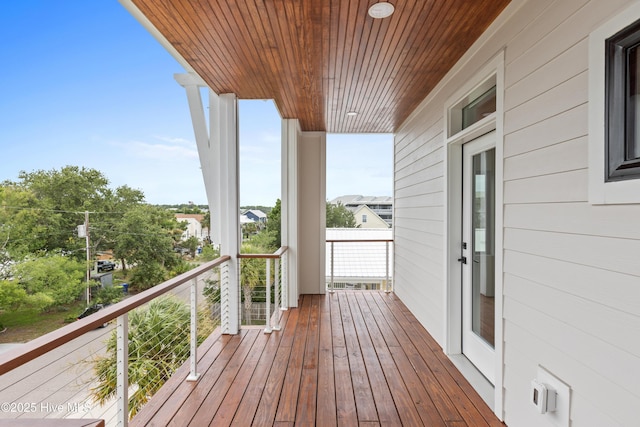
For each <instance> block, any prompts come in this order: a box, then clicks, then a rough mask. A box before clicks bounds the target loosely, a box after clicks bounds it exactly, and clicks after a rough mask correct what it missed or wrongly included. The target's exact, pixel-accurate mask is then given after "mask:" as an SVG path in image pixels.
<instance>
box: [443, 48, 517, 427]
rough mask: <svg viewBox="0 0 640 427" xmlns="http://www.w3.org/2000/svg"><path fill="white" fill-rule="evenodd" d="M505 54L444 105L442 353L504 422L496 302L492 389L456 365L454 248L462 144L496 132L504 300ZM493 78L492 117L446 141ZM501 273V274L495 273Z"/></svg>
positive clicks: (458, 329) (458, 295) (458, 303)
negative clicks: (454, 115)
mask: <svg viewBox="0 0 640 427" xmlns="http://www.w3.org/2000/svg"><path fill="white" fill-rule="evenodd" d="M504 74H505V72H504V50H501V51H500V52H498V54H496V56H494V57H493V58H492V59H491V60H489V61H488V62H487V63H486V65H485V66H484V67H482V68H481V69H479V70H478V72H477V73H476V74H475V76H474V77H473V78H471V79H469V80H468V81H467V82H466V83H465V84H464V85H463V86H462V87H461V88H460V89H459V90H457V91H456V92H455V93H454V94H453V95H452V96H451V97H450V98H449V99H448V100H447V102H446V103H445V105H444V146H445V159H444V168H445V170H444V179H445V184H444V188H445V226H444V227H445V236H444V248H445V252H444V253H445V262H444V277H445V281H444V283H445V284H444V286H445V290H444V293H443V294H444V299H445V301H444V307H445V322H444V327H445V331H444V336H445V342H444V352H445V353H446V354H447V355H448V356H449V358H450V359H451V360H452V361H453V362H454V363H455V364H456V367H458V369H459V370H460V372H461V373H462V374H463V375H464V376H465V378H466V379H467V380H468V381H469V382H470V383H471V385H472V386H473V387H474V388H475V389H476V391H478V392H479V393H480V395H481V397H482V398H483V400H484V401H485V402H486V403H487V404H488V405H489V406H490V407H491V408H492V409H493V411H494V413H495V414H496V415H497V416H498V418H499V419H500V420H504V396H503V381H504V378H503V371H504V369H503V366H504V350H503V342H504V332H503V327H502V324H503V322H502V319H503V311H502V303H501V301H500V303H498V302H496V306H495V307H496V308H495V309H496V323H495V328H496V330H495V352H496V373H495V386H492V385H491V384H490V383H489V382H488V381H487V380H486V379H484V377H483V376H482V375H481V374H480V373H479V371H478V370H477V369H476V368H475V367H474V366H473V365H472V364H471V363H460V360H461V359H464V356H463V355H462V324H461V318H462V311H461V310H462V290H461V289H460V283H461V273H460V264H459V262H458V261H457V258H459V256H460V248H459V247H454V245H455V244H454V242H461V241H462V230H461V229H462V227H461V224H462V217H461V215H462V213H461V212H462V206H461V205H462V199H461V197H460V188H461V187H462V145H463V144H464V143H465V142H469V141H472V140H474V139H476V138H478V137H479V136H481V135H483V134H485V133H488V132H491V131H493V130H495V132H496V147H495V149H496V206H497V207H498V208H497V209H496V219H495V220H496V248H495V252H496V259H495V262H496V284H495V285H496V290H495V292H496V296H500V297H502V295H503V289H502V288H503V283H502V273H501V272H502V271H503V270H504V267H503V256H502V252H503V224H504V220H503V209H502V206H503V205H504V196H503V182H504V172H503V163H504V162H503V159H504V147H503V141H504ZM490 79H495V83H496V112H495V113H493V114H491V115H489V116H487V117H485V118H483V119H482V120H480V121H479V122H476V123H474V124H473V125H471V126H470V127H468V128H466V129H463V130H462V131H460V132H457V133H455V134H454V135H451V136H449V131H450V128H451V126H450V123H449V122H450V120H451V117H450V113H451V109H452V108H455V107H456V106H457V105H458V104H459V103H460V101H462V100H463V99H464V98H465V97H467V96H468V95H469V94H470V93H472V92H473V91H474V90H475V89H476V88H478V87H480V86H481V85H483V84H484V83H485V82H486V81H487V80H490ZM498 272H500V273H498Z"/></svg>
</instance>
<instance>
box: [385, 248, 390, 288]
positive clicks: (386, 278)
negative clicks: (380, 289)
mask: <svg viewBox="0 0 640 427" xmlns="http://www.w3.org/2000/svg"><path fill="white" fill-rule="evenodd" d="M386 249H387V256H386V260H387V263H386V265H385V267H386V276H385V290H384V291H385V292H386V293H389V292H391V290H390V289H389V242H386Z"/></svg>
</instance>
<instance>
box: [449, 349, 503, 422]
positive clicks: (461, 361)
mask: <svg viewBox="0 0 640 427" xmlns="http://www.w3.org/2000/svg"><path fill="white" fill-rule="evenodd" d="M447 356H448V357H449V359H451V362H453V364H454V365H455V367H456V368H458V370H459V371H460V373H461V374H462V376H463V377H465V379H466V380H467V381H469V384H471V387H473V388H474V389H475V391H476V392H478V394H479V395H480V397H481V398H482V400H484V402H485V403H486V404H487V405H488V406H489V408H491V410H492V411H494V412H495V407H496V406H495V387H494V386H493V384H491V382H489V380H488V379H487V378H486V377H485V376H484V375H482V373H481V372H480V371H479V370H478V368H476V367H475V365H474V364H473V363H471V362H470V361H469V359H467V358H466V357H465V356H464V355H463V354H448V355H447Z"/></svg>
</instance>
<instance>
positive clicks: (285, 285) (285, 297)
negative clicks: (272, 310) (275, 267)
mask: <svg viewBox="0 0 640 427" xmlns="http://www.w3.org/2000/svg"><path fill="white" fill-rule="evenodd" d="M288 309H289V254H288V253H287V252H285V253H283V254H282V295H281V296H280V310H282V311H285V310H288Z"/></svg>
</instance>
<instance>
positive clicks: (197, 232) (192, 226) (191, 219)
mask: <svg viewBox="0 0 640 427" xmlns="http://www.w3.org/2000/svg"><path fill="white" fill-rule="evenodd" d="M175 215H176V219H177V220H178V221H180V222H186V223H187V229H186V230H185V231H184V233H182V240H187V239H188V238H189V237H197V238H198V239H203V238H205V237H207V236H208V235H209V228H208V227H202V221H204V215H203V214H181V213H177V214H175Z"/></svg>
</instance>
